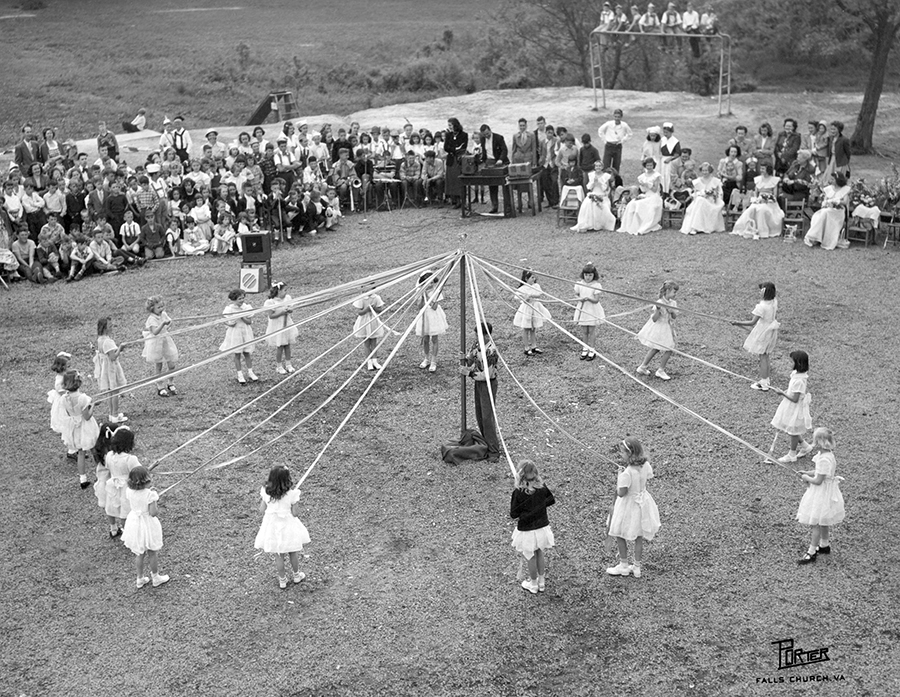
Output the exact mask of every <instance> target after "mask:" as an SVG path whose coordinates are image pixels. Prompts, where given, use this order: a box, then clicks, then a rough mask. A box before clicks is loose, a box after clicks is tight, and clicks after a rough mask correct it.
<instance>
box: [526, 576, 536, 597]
mask: <svg viewBox="0 0 900 697" xmlns="http://www.w3.org/2000/svg"><path fill="white" fill-rule="evenodd" d="M522 588H524V589H525V590H527V591H528V592H529V593H532V594H534V595H537V592H538V590H539V586H538V582H537V581H532V580H531V579H530V578H526V579H525V580H524V581H522Z"/></svg>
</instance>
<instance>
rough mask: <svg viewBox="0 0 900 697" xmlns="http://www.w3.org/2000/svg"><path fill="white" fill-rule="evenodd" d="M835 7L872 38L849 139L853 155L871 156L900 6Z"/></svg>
mask: <svg viewBox="0 0 900 697" xmlns="http://www.w3.org/2000/svg"><path fill="white" fill-rule="evenodd" d="M835 2H837V5H838V7H840V8H841V9H842V10H843V11H844V12H846V13H847V14H848V15H850V16H851V17H853V18H854V19H856V20H859V21H860V22H862V24H863V25H864V26H865V27H867V28H868V30H869V32H871V36H869V37H867V38H869V39H870V40H871V51H872V64H871V67H870V68H869V77H868V79H867V80H866V91H865V94H864V96H863V102H862V105H861V106H860V108H859V115H858V116H857V117H856V128H855V129H854V131H853V135H852V136H851V137H850V147H851V148H852V149H853V152H855V153H867V152H872V133H873V131H874V130H875V116H876V114H877V113H878V102H879V101H880V100H881V92H882V90H883V88H884V76H885V73H886V72H887V66H888V58H889V57H890V55H891V49H892V48H893V47H894V41H895V40H896V39H897V33H898V31H900V2H898V1H897V0H835Z"/></svg>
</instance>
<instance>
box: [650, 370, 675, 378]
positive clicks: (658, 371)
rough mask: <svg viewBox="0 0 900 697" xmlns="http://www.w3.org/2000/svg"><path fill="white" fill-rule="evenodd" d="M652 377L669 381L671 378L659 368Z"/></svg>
mask: <svg viewBox="0 0 900 697" xmlns="http://www.w3.org/2000/svg"><path fill="white" fill-rule="evenodd" d="M654 375H656V377H658V378H659V379H660V380H671V379H672V377H671V376H670V375H669V374H668V373H667V372H666V371H665V370H663V369H662V368H660V369H659V370H657V371H656V372H655V373H654Z"/></svg>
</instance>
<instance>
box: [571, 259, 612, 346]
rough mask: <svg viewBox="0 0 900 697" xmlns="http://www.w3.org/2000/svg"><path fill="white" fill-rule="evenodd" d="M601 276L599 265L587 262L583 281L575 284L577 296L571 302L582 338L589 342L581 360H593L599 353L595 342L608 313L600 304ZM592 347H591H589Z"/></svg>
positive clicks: (582, 277)
mask: <svg viewBox="0 0 900 697" xmlns="http://www.w3.org/2000/svg"><path fill="white" fill-rule="evenodd" d="M601 290H603V287H602V286H601V285H600V276H599V274H598V273H597V267H596V266H594V265H593V264H585V266H584V268H583V269H582V270H581V281H580V282H578V283H576V284H575V298H574V299H572V300H570V302H573V303H577V304H576V305H575V317H574V320H575V324H577V325H578V328H579V330H580V333H581V340H582V341H583V342H584V343H585V344H587V346H582V348H581V360H583V361H592V360H594V358H596V356H597V354H596V353H595V352H594V342H595V341H596V340H597V327H598V326H600V323H601V322H603V320H605V319H606V313H605V312H604V311H603V306H602V305H601V304H600V291H601ZM589 347H590V348H589Z"/></svg>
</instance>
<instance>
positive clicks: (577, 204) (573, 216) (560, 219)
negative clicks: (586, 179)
mask: <svg viewBox="0 0 900 697" xmlns="http://www.w3.org/2000/svg"><path fill="white" fill-rule="evenodd" d="M579 193H581V196H579V195H578V194H579ZM563 194H564V195H563V197H562V198H561V199H560V201H559V207H558V208H557V209H556V227H559V226H560V225H574V224H575V223H577V222H578V210H579V209H580V208H581V200H582V199H583V198H584V192H582V190H581V187H576V186H568V185H567V186H564V187H563Z"/></svg>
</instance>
